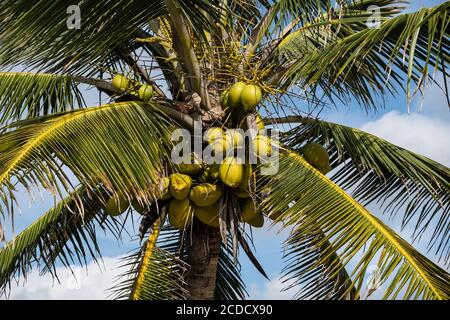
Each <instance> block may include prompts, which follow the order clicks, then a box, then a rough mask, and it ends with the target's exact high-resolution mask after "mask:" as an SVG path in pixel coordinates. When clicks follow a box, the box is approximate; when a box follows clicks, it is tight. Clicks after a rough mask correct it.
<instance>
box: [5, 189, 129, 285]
mask: <svg viewBox="0 0 450 320" xmlns="http://www.w3.org/2000/svg"><path fill="white" fill-rule="evenodd" d="M101 197H102V195H101V192H100V191H98V192H97V193H94V192H92V191H91V192H88V190H87V189H86V188H84V187H80V188H78V189H76V190H75V191H74V192H73V194H71V195H69V196H67V197H66V198H65V199H64V200H62V201H61V202H59V203H58V204H57V205H56V206H55V207H54V208H52V209H50V210H49V211H47V212H46V213H45V214H43V215H42V216H41V217H40V218H39V219H37V220H36V221H35V222H34V223H32V224H31V225H30V226H28V227H27V228H26V229H25V230H24V231H22V232H21V233H20V234H19V235H18V236H17V237H15V238H14V239H13V240H12V241H11V242H9V243H7V244H6V245H5V246H4V247H3V248H2V249H0V292H1V293H4V294H6V293H7V290H8V286H9V285H10V284H11V282H12V281H13V279H14V278H16V281H19V278H20V277H24V278H26V276H27V275H28V273H29V272H30V271H31V270H32V267H33V265H34V264H36V265H37V267H38V269H39V270H40V271H41V272H42V273H45V272H50V273H51V274H52V275H53V276H54V277H57V274H56V268H55V264H56V262H57V261H60V262H61V263H62V264H63V265H64V266H66V267H70V265H71V264H72V263H79V264H86V261H87V258H88V257H89V256H90V257H91V258H92V259H94V261H97V259H98V258H100V248H99V246H98V243H97V231H98V230H97V227H96V226H99V227H101V228H102V229H108V230H110V231H111V232H112V234H114V235H115V236H116V237H118V236H119V230H120V229H119V228H118V226H117V225H116V224H115V222H114V221H108V220H107V216H106V214H104V213H103V207H104V205H103V204H102V201H101Z"/></svg>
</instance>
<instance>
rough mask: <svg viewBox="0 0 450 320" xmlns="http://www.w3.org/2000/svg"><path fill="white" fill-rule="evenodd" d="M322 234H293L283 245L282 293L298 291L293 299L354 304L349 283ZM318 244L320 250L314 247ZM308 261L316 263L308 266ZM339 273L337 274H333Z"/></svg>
mask: <svg viewBox="0 0 450 320" xmlns="http://www.w3.org/2000/svg"><path fill="white" fill-rule="evenodd" d="M325 237H326V236H325V234H324V233H323V232H322V231H320V230H316V231H315V232H312V233H311V234H299V233H297V232H293V234H291V236H290V237H289V239H287V240H286V242H285V248H284V249H285V252H286V254H285V256H284V259H285V261H286V263H287V265H286V267H285V268H284V269H283V272H282V274H283V275H284V276H283V277H282V279H283V280H284V281H285V282H288V283H289V285H288V286H286V288H285V289H286V290H289V289H291V288H299V290H298V291H297V293H296V294H295V296H294V299H299V300H302V299H310V300H311V299H312V300H318V299H325V300H355V299H359V295H358V294H357V293H356V290H355V288H354V287H353V283H352V279H351V278H350V276H349V274H348V273H347V271H346V270H345V268H344V267H343V266H342V263H341V261H340V258H339V255H338V254H337V253H336V251H335V250H334V249H333V248H332V246H331V244H330V242H329V241H324V238H325ZM318 244H320V246H318ZM312 261H320V263H318V264H317V265H314V266H311V263H312ZM336 269H337V270H339V272H335V271H336Z"/></svg>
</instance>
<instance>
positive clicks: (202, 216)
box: [194, 202, 219, 228]
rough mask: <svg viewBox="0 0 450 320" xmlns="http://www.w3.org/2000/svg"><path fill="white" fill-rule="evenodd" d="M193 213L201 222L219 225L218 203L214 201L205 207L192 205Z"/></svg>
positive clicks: (211, 225) (212, 225) (215, 226)
mask: <svg viewBox="0 0 450 320" xmlns="http://www.w3.org/2000/svg"><path fill="white" fill-rule="evenodd" d="M194 215H195V217H196V218H197V219H198V220H200V221H201V222H202V223H204V224H206V225H208V226H210V227H213V228H218V227H219V203H218V202H215V203H213V204H212V205H209V206H207V207H199V206H194Z"/></svg>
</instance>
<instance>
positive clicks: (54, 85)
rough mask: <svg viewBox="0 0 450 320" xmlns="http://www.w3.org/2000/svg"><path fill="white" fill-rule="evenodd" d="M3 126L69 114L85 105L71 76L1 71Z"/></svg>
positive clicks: (1, 123)
mask: <svg viewBox="0 0 450 320" xmlns="http://www.w3.org/2000/svg"><path fill="white" fill-rule="evenodd" d="M0 105H1V114H0V126H3V125H5V124H7V123H10V122H12V121H16V120H20V119H24V118H34V117H38V116H41V115H46V114H51V113H58V112H63V111H68V110H72V109H76V108H80V107H83V106H84V105H85V103H84V101H83V96H82V94H81V92H80V91H79V90H78V88H77V85H76V83H75V82H74V80H73V79H72V78H71V77H70V76H67V75H58V74H48V73H47V74H46V73H26V72H0Z"/></svg>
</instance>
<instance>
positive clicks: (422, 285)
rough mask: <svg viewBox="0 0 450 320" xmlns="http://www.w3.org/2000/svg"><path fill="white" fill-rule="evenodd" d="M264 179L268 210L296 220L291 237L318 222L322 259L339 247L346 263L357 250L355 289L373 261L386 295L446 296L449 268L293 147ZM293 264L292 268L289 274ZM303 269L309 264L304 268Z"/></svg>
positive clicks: (291, 223) (312, 229) (308, 231)
mask: <svg viewBox="0 0 450 320" xmlns="http://www.w3.org/2000/svg"><path fill="white" fill-rule="evenodd" d="M268 183H270V185H271V187H272V192H271V194H270V196H269V197H268V198H267V200H266V201H265V202H264V204H263V208H265V210H266V211H267V212H269V213H272V212H279V211H283V212H284V213H283V215H282V217H281V219H282V220H283V221H285V223H286V224H287V226H294V230H295V231H296V235H294V236H293V237H291V240H290V241H291V243H292V241H295V239H296V237H297V238H298V237H304V236H307V235H311V234H314V232H316V230H317V228H321V229H322V230H323V232H324V233H325V234H326V237H325V238H323V240H321V241H318V242H317V244H316V245H317V246H320V245H321V244H322V243H323V242H324V241H327V240H328V241H330V243H331V246H332V248H333V250H328V251H326V252H325V253H323V255H322V256H321V259H320V260H324V259H327V258H329V257H330V255H332V254H334V252H335V251H337V252H338V253H339V256H340V258H341V261H342V265H343V266H344V267H345V266H346V265H347V264H348V262H349V260H351V259H352V258H355V257H356V254H358V253H359V254H361V258H359V257H358V263H357V265H356V267H355V268H354V269H353V271H352V272H351V273H350V276H351V277H352V279H353V281H354V287H355V288H356V290H357V292H358V293H359V290H360V288H361V286H362V284H363V280H364V279H365V276H366V273H367V267H368V266H369V265H370V264H371V263H373V264H377V266H378V268H379V274H380V281H381V283H382V284H385V285H387V286H388V289H387V290H386V291H385V295H384V297H385V298H397V297H403V298H404V299H409V298H415V299H419V298H422V299H448V298H449V297H450V275H449V274H448V273H446V272H445V271H444V270H443V269H442V268H440V267H439V266H437V265H436V264H435V263H433V262H432V261H430V260H428V259H427V258H426V257H424V256H423V255H421V254H420V253H419V252H418V251H416V250H415V249H414V248H413V247H412V246H411V245H410V244H408V243H407V242H406V241H405V240H403V239H402V238H401V237H400V236H398V235H397V234H396V233H395V232H394V231H393V230H392V229H391V228H389V227H388V226H386V225H385V224H384V223H383V222H382V221H381V220H379V219H378V218H376V217H375V216H373V215H372V214H371V213H369V212H368V211H367V210H366V209H365V208H364V207H362V206H361V205H360V204H359V203H358V202H356V201H355V200H354V199H352V198H351V197H350V196H349V195H348V194H347V193H345V192H344V191H343V190H341V189H340V188H339V187H338V186H336V185H335V184H334V183H333V182H331V181H330V180H329V179H328V178H326V177H325V176H323V175H322V174H321V173H320V172H318V171H317V170H315V169H314V168H313V167H311V166H310V165H309V164H308V163H307V162H306V161H305V160H304V159H303V158H302V157H301V156H299V155H297V154H295V153H292V152H291V153H288V154H287V155H282V156H281V159H280V169H279V174H278V175H277V176H276V177H275V178H270V177H266V179H261V182H260V185H261V186H265V185H267V184H268ZM286 207H289V208H287V209H286ZM298 241H301V239H298ZM364 246H366V247H364ZM364 248H365V249H366V250H363V249H364ZM320 260H317V261H311V262H310V264H309V268H314V267H317V266H318V265H320V264H321V263H322V261H320ZM374 260H376V262H375V261H374ZM301 268H302V266H301V265H300V266H299V269H298V270H297V271H298V272H300V271H301V270H302V269H301ZM303 268H305V266H303ZM294 270H295V269H290V271H289V274H292V273H293V272H294ZM340 270H341V267H339V266H336V267H335V268H334V270H333V272H331V274H337V273H338V272H339V271H340ZM307 271H308V268H306V269H304V271H303V272H307ZM309 288H310V287H306V288H304V290H308V289H309Z"/></svg>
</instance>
